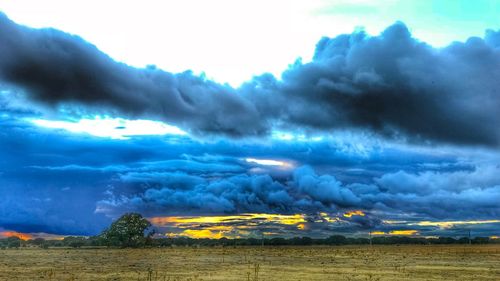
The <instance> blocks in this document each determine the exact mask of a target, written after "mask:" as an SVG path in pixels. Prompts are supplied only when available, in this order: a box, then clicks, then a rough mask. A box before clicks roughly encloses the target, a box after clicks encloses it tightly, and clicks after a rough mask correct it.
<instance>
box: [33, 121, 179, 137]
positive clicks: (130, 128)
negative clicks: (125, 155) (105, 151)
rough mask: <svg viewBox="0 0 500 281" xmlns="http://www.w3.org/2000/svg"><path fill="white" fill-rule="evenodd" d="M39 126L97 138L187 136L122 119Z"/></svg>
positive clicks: (154, 123)
mask: <svg viewBox="0 0 500 281" xmlns="http://www.w3.org/2000/svg"><path fill="white" fill-rule="evenodd" d="M32 122H33V123H34V124H36V125H38V126H41V127H45V128H53V129H64V130H67V131H70V132H72V133H87V134H90V135H93V136H97V137H109V138H112V139H122V140H125V139H129V138H130V137H132V136H151V135H186V132H184V131H182V130H181V129H179V128H177V127H175V126H170V125H167V124H165V123H162V122H157V121H151V120H127V119H122V118H99V117H96V118H94V119H80V120H79V121H77V122H70V121H53V120H44V119H35V120H32Z"/></svg>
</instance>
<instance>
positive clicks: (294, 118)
mask: <svg viewBox="0 0 500 281" xmlns="http://www.w3.org/2000/svg"><path fill="white" fill-rule="evenodd" d="M499 8H500V3H499V2H498V1H444V0H443V1H395V0H387V1H367V0H358V1H344V0H339V1H326V0H315V1H279V0H276V1H222V0H215V1H194V0H190V1H152V0H150V1H141V2H140V3H139V2H136V1H106V2H105V3H102V1H100V2H98V1H72V2H71V3H69V2H68V1H54V0H52V1H44V2H43V3H42V2H41V1H26V0H20V1H19V0H18V1H2V2H1V3H0V11H1V13H0V237H7V236H22V237H23V238H25V239H27V238H30V237H31V238H32V237H48V238H59V237H62V236H65V235H84V236H89V235H96V234H99V233H100V232H101V231H103V230H104V229H105V228H106V227H107V226H108V225H109V224H110V223H111V222H112V221H113V220H114V219H116V218H118V217H119V216H120V215H122V214H124V213H126V212H139V213H141V214H142V215H143V216H145V217H147V218H148V219H149V220H150V221H151V222H152V223H153V225H154V227H155V228H156V229H157V235H158V236H160V237H162V236H165V237H179V236H188V237H209V238H220V237H228V238H236V237H262V236H263V235H264V236H267V237H291V236H310V237H317V238H319V237H327V236H330V235H333V234H342V235H346V236H356V237H367V236H368V235H369V233H370V232H371V233H372V234H374V235H408V236H425V237H430V236H454V237H460V236H465V235H467V234H468V232H469V230H470V231H471V233H472V235H473V236H498V235H500V205H499V203H498V202H500V152H499V146H500V129H499V128H500V127H499V122H498V120H499V119H498V116H500V92H499V86H500V85H499V82H498V81H500V79H499V77H500V19H499V18H498V17H497V16H495V15H496V14H497V13H496V11H498V10H499Z"/></svg>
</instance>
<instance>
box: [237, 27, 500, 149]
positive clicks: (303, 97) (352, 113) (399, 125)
mask: <svg viewBox="0 0 500 281" xmlns="http://www.w3.org/2000/svg"><path fill="white" fill-rule="evenodd" d="M498 34H499V33H495V32H493V31H489V32H488V34H487V39H486V41H484V40H483V39H480V38H470V39H469V40H467V41H466V42H465V43H458V42H456V43H453V44H451V45H450V46H448V47H446V48H443V49H435V48H433V47H431V46H429V45H426V44H425V43H423V42H419V41H417V40H416V39H414V38H412V37H411V34H410V32H409V31H408V29H407V28H406V26H404V25H403V24H402V23H397V24H395V25H393V26H390V27H388V28H387V29H386V30H385V31H384V32H382V33H381V34H380V35H379V36H376V37H370V36H368V35H366V34H365V33H364V32H356V33H353V34H351V35H340V36H338V37H335V38H323V39H322V40H320V41H319V43H318V44H317V46H316V52H315V55H314V58H313V60H312V62H310V63H306V64H302V63H301V62H300V61H298V62H297V63H296V64H295V65H293V66H291V67H290V68H289V69H288V70H287V71H285V72H284V73H283V77H282V81H276V80H274V78H273V77H270V76H264V77H261V78H257V79H255V80H254V81H253V82H252V83H249V84H247V85H246V86H245V87H244V88H246V90H247V91H249V92H250V93H251V94H249V96H251V95H254V96H258V98H257V99H256V101H257V104H258V108H261V109H264V110H265V111H266V112H267V113H268V115H270V116H272V118H275V119H276V120H279V122H281V123H282V124H283V125H284V126H292V128H293V126H295V127H299V128H300V127H306V128H310V129H316V130H317V129H320V130H329V129H332V128H337V129H346V130H349V129H353V128H366V129H370V130H372V131H375V132H379V133H381V134H383V135H388V136H392V137H405V136H407V137H411V138H414V139H420V140H437V141H444V142H451V143H468V144H487V145H498V143H499V140H500V139H499V136H500V135H499V129H498V126H497V125H498V118H497V116H498V115H499V114H500V92H499V91H498V85H499V84H498V77H500V49H499V48H498V44H497V43H495V42H497V41H498V40H497V39H498V38H497V37H498V36H499V35H498ZM262 88H264V89H266V91H267V92H265V93H262V90H260V89H262ZM266 97H272V98H269V100H273V101H278V102H276V103H269V100H268V99H266ZM259 102H261V103H262V104H260V103H259Z"/></svg>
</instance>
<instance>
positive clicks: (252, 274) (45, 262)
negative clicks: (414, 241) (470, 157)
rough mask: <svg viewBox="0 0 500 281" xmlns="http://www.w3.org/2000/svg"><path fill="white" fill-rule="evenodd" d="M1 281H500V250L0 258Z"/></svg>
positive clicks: (210, 251) (100, 252)
mask: <svg viewBox="0 0 500 281" xmlns="http://www.w3.org/2000/svg"><path fill="white" fill-rule="evenodd" d="M0 280H9V281H10V280H148V281H153V280H170V281H181V280H191V281H194V280H247V281H248V280H252V281H257V280H262V281H264V280H346V281H347V280H394V281H396V280H398V281H399V280H422V281H423V280H425V281H428V280H475V281H478V280H495V281H498V280H500V245H484V246H469V245H465V246H464V245H445V246H373V247H370V246H345V247H328V246H313V247H264V248H262V247H236V248H233V247H225V248H221V247H216V248H203V247H202V248H185V247H177V248H161V249H78V250H77V249H47V250H43V249H19V250H13V249H12V250H0Z"/></svg>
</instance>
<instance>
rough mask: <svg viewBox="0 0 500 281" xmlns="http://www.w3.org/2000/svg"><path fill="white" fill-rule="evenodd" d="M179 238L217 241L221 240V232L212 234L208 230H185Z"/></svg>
mask: <svg viewBox="0 0 500 281" xmlns="http://www.w3.org/2000/svg"><path fill="white" fill-rule="evenodd" d="M180 236H187V237H190V238H212V239H219V238H222V237H223V236H222V232H220V231H219V232H212V231H210V230H208V229H186V230H184V231H183V232H182V233H181V235H180Z"/></svg>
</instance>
